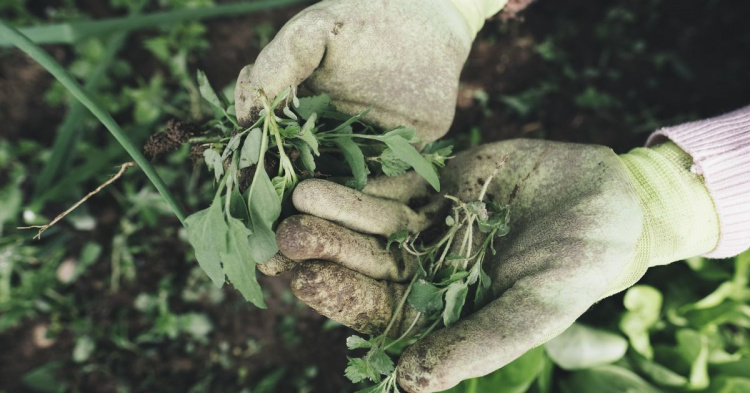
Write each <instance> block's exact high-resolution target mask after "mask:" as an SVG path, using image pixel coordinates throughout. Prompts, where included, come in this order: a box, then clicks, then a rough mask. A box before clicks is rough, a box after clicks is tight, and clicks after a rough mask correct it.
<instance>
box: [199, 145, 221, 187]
mask: <svg viewBox="0 0 750 393" xmlns="http://www.w3.org/2000/svg"><path fill="white" fill-rule="evenodd" d="M203 160H205V161H206V165H207V166H208V169H209V170H212V171H214V177H215V178H216V181H219V180H220V179H221V176H223V175H224V160H222V159H221V155H220V154H219V153H218V152H217V151H216V150H214V149H206V150H205V151H204V152H203Z"/></svg>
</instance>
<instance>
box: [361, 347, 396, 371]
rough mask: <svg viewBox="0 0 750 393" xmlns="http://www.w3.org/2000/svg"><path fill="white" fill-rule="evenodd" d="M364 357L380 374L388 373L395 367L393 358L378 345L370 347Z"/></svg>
mask: <svg viewBox="0 0 750 393" xmlns="http://www.w3.org/2000/svg"><path fill="white" fill-rule="evenodd" d="M366 359H367V361H368V362H369V363H370V365H371V366H372V368H373V369H375V371H377V372H378V373H380V374H382V375H389V374H390V373H392V372H393V370H395V369H396V366H395V365H394V364H393V360H392V359H391V358H390V356H388V355H387V354H386V353H385V352H384V351H383V350H382V349H381V348H380V347H372V348H371V349H370V352H368V353H367V356H366Z"/></svg>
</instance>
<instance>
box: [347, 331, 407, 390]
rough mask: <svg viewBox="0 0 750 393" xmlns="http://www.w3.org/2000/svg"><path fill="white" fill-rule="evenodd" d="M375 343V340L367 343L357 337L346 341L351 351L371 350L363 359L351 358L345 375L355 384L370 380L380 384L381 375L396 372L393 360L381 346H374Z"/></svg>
mask: <svg viewBox="0 0 750 393" xmlns="http://www.w3.org/2000/svg"><path fill="white" fill-rule="evenodd" d="M373 341H374V339H371V340H370V341H365V340H364V339H362V338H361V337H357V336H350V337H349V338H348V339H347V340H346V345H347V347H349V349H357V348H370V350H369V351H367V354H366V355H365V356H363V357H361V358H349V366H348V367H347V368H346V371H344V374H345V375H346V377H347V378H349V380H351V381H352V382H354V383H358V382H362V381H364V380H368V379H369V380H370V381H372V382H380V380H381V375H390V374H392V373H393V372H394V371H395V370H396V366H395V364H394V363H393V360H391V358H390V357H389V356H388V354H386V353H385V351H384V350H383V349H382V348H381V347H380V346H378V345H375V344H373Z"/></svg>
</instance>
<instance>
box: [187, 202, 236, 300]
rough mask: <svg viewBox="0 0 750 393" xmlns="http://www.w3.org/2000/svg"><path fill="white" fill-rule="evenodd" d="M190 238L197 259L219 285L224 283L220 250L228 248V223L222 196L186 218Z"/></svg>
mask: <svg viewBox="0 0 750 393" xmlns="http://www.w3.org/2000/svg"><path fill="white" fill-rule="evenodd" d="M185 225H186V226H187V228H186V230H187V234H188V239H189V240H190V244H191V245H192V246H193V248H194V249H195V259H197V260H198V264H199V265H200V267H201V269H203V271H204V272H206V274H207V275H208V277H209V278H210V279H211V281H212V282H213V283H214V285H216V286H217V287H219V288H221V286H222V285H224V271H223V270H222V269H221V256H220V255H219V253H220V252H222V251H225V249H226V234H227V229H228V228H227V224H226V222H224V215H223V213H222V211H221V198H219V197H217V198H216V199H214V201H213V203H211V206H209V207H208V209H203V210H201V211H199V212H196V213H193V214H191V215H190V216H189V217H188V218H187V219H185Z"/></svg>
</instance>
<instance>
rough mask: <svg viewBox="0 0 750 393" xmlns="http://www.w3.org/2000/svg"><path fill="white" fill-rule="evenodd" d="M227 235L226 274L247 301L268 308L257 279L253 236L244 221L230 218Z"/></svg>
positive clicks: (223, 253) (223, 259) (223, 258)
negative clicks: (252, 243)
mask: <svg viewBox="0 0 750 393" xmlns="http://www.w3.org/2000/svg"><path fill="white" fill-rule="evenodd" d="M228 227H229V232H228V233H227V251H226V252H221V253H220V255H221V260H222V262H224V272H225V273H226V275H227V278H228V279H229V282H231V283H232V284H233V285H234V287H235V289H237V290H238V291H240V293H241V294H242V296H243V297H244V298H245V300H247V301H249V302H251V303H253V304H254V305H255V306H256V307H259V308H266V303H265V301H263V292H262V291H261V289H260V284H258V281H257V280H256V278H255V263H256V261H255V260H254V259H253V257H252V250H251V248H250V242H249V241H248V238H249V237H250V236H251V235H252V232H250V230H249V229H247V228H246V227H245V224H243V223H242V221H240V220H238V219H236V218H232V217H230V218H229V225H228Z"/></svg>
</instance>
